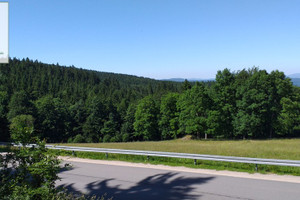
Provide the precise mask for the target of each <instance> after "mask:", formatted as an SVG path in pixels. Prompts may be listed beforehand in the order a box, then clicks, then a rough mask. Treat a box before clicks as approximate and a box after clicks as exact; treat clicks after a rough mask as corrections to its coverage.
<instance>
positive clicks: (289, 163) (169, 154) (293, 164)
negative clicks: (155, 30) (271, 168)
mask: <svg viewBox="0 0 300 200" xmlns="http://www.w3.org/2000/svg"><path fill="white" fill-rule="evenodd" d="M8 144H9V143H3V142H0V145H8ZM11 145H13V146H20V145H16V144H11ZM32 146H35V144H30V145H27V147H32ZM46 148H49V149H56V150H65V151H72V152H75V151H85V152H98V153H105V154H106V156H108V153H112V154H127V155H141V156H147V159H149V157H150V156H154V157H169V158H186V159H193V160H194V164H197V160H210V161H223V162H235V163H248V164H255V165H256V170H257V165H258V164H259V165H277V166H290V167H300V160H280V159H263V158H249V157H235V156H218V155H205V154H190V153H173V152H160V151H141V150H125V149H106V148H90V147H72V146H55V145H46Z"/></svg>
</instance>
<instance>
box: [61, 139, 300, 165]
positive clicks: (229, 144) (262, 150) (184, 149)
mask: <svg viewBox="0 0 300 200" xmlns="http://www.w3.org/2000/svg"><path fill="white" fill-rule="evenodd" d="M57 145H65V146H66V145H68V146H81V147H98V148H113V149H132V150H149V151H166V152H179V153H195V154H211V155H224V156H243V157H256V158H273V159H290V160H300V139H274V140H240V141H210V140H208V141H204V140H190V139H177V140H170V141H158V142H128V143H81V144H78V143H77V144H75V143H71V144H57Z"/></svg>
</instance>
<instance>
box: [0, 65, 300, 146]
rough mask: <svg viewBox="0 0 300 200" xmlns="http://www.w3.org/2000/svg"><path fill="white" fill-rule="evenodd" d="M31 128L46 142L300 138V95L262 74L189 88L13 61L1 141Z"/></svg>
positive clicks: (6, 80) (5, 69) (2, 79)
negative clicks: (20, 129)
mask: <svg viewBox="0 0 300 200" xmlns="http://www.w3.org/2000/svg"><path fill="white" fill-rule="evenodd" d="M25 121H26V123H27V122H28V121H30V122H32V123H33V124H34V134H35V135H36V136H38V137H39V138H41V139H46V140H47V142H122V141H123V142H127V141H143V140H166V139H173V138H178V137H181V136H184V135H186V134H191V135H193V136H195V137H197V138H205V137H207V138H223V139H242V138H273V137H299V136H300V88H299V87H296V86H293V84H292V82H291V80H290V79H289V78H287V77H286V76H285V75H284V74H283V73H282V72H279V71H272V72H271V73H267V72H266V71H265V70H259V69H258V68H252V69H248V70H246V69H244V70H241V71H238V72H231V71H230V70H228V69H224V70H223V71H218V73H217V75H216V80H215V82H209V83H199V82H197V83H195V84H192V85H191V84H190V83H189V82H187V81H185V82H184V83H176V82H167V81H157V80H153V79H149V78H143V77H136V76H130V75H123V74H114V73H105V72H96V71H91V70H84V69H78V68H75V67H73V66H72V67H64V66H59V65H49V64H44V63H41V62H38V61H32V60H29V59H23V60H18V59H12V60H10V63H9V64H1V65H0V131H1V132H0V141H8V140H9V138H10V129H11V127H13V126H14V125H15V124H17V123H22V122H25Z"/></svg>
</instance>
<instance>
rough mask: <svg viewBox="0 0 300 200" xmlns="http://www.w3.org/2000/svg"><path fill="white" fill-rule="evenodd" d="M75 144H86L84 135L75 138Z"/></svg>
mask: <svg viewBox="0 0 300 200" xmlns="http://www.w3.org/2000/svg"><path fill="white" fill-rule="evenodd" d="M73 142H74V143H84V142H85V139H84V137H83V136H82V135H80V134H78V135H76V136H75V137H74V139H73Z"/></svg>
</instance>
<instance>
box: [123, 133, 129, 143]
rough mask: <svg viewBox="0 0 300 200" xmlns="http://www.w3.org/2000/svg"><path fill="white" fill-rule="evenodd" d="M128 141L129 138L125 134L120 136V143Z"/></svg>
mask: <svg viewBox="0 0 300 200" xmlns="http://www.w3.org/2000/svg"><path fill="white" fill-rule="evenodd" d="M129 139H130V137H129V134H128V133H125V134H123V135H122V141H123V142H129Z"/></svg>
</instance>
